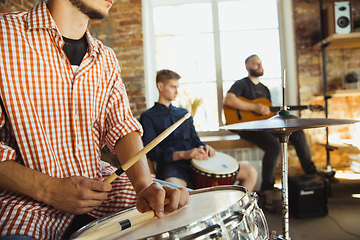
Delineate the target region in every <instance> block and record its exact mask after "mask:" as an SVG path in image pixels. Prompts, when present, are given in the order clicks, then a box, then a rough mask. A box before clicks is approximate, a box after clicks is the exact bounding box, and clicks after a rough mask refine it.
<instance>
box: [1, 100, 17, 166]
mask: <svg viewBox="0 0 360 240" xmlns="http://www.w3.org/2000/svg"><path fill="white" fill-rule="evenodd" d="M5 121H6V118H5V114H4V112H3V110H2V107H0V131H1V133H0V134H3V132H4V131H3V130H4V129H3V128H4V127H5ZM15 155H16V152H15V150H14V149H13V148H11V147H9V146H8V145H7V144H6V143H5V142H0V159H1V162H3V161H6V160H13V159H15Z"/></svg>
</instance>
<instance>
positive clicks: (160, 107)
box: [155, 102, 174, 110]
mask: <svg viewBox="0 0 360 240" xmlns="http://www.w3.org/2000/svg"><path fill="white" fill-rule="evenodd" d="M155 107H156V108H159V109H161V110H171V109H173V108H174V106H173V105H172V103H170V106H169V108H168V107H167V106H165V105H164V104H162V103H159V102H155Z"/></svg>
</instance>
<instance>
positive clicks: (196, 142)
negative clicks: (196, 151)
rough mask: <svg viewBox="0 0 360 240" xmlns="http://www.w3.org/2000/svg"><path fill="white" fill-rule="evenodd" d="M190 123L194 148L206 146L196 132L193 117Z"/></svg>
mask: <svg viewBox="0 0 360 240" xmlns="http://www.w3.org/2000/svg"><path fill="white" fill-rule="evenodd" d="M188 121H190V124H189V127H190V138H191V139H192V145H193V147H199V146H202V145H203V146H205V143H203V142H202V141H201V140H200V138H199V136H198V134H197V132H196V130H195V127H194V119H193V117H192V116H191V117H190V118H189V119H188Z"/></svg>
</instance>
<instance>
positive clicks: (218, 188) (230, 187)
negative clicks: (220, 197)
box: [69, 185, 252, 240]
mask: <svg viewBox="0 0 360 240" xmlns="http://www.w3.org/2000/svg"><path fill="white" fill-rule="evenodd" d="M221 190H236V191H242V192H243V193H244V196H242V197H241V198H240V199H238V201H237V202H235V203H233V204H232V205H230V206H229V207H228V208H229V209H230V208H231V207H233V206H234V205H235V204H238V203H239V202H241V203H243V204H244V203H248V202H249V201H250V198H252V197H251V196H250V195H249V193H248V190H247V189H246V188H245V187H242V186H237V185H221V186H216V187H207V188H200V189H196V190H192V191H189V195H194V194H199V193H205V192H216V191H221ZM134 208H135V209H136V206H132V207H129V208H126V209H124V210H121V211H119V212H116V213H112V214H109V215H107V216H104V217H101V218H98V219H96V220H94V221H92V222H90V223H88V224H86V225H85V226H83V227H82V228H80V229H79V230H77V231H76V232H74V233H73V234H72V235H71V236H70V238H69V240H71V239H75V238H77V237H79V236H81V234H82V233H83V232H84V231H86V230H88V229H90V228H92V227H94V226H96V225H98V224H100V223H102V222H104V221H107V220H108V219H111V218H113V217H115V216H118V215H120V214H123V213H126V212H128V211H132V210H133V209H134ZM222 212H224V211H219V212H215V213H212V214H211V216H210V217H209V218H206V219H202V220H200V221H198V223H199V222H205V221H207V220H209V219H211V218H213V216H214V215H217V214H220V213H222ZM186 227H187V226H180V227H176V228H174V229H171V230H169V231H167V232H171V231H180V230H181V229H183V228H186ZM161 234H163V233H158V234H155V235H151V236H147V237H146V238H142V239H156V238H157V237H158V236H160V235H161Z"/></svg>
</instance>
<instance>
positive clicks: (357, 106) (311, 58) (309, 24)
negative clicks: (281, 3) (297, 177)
mask: <svg viewBox="0 0 360 240" xmlns="http://www.w3.org/2000/svg"><path fill="white" fill-rule="evenodd" d="M331 2H335V1H332V0H326V1H324V7H326V6H328V4H329V3H331ZM293 8H294V24H295V35H296V53H297V70H298V82H299V97H300V104H321V105H323V104H324V101H323V98H322V97H317V96H318V95H320V96H321V95H322V94H323V66H322V54H321V51H320V50H314V49H313V46H314V45H315V44H316V43H318V42H319V41H320V40H321V25H320V24H321V23H320V13H319V3H318V1H317V0H293ZM352 14H353V16H360V1H352ZM326 53H327V56H326V62H327V79H328V90H335V89H345V88H347V86H346V84H345V81H344V78H345V75H346V74H347V73H349V72H352V71H355V72H357V73H358V74H360V57H359V56H360V49H339V50H327V51H326ZM328 106H329V108H328V113H329V118H347V119H360V97H342V98H332V99H329V101H328ZM324 116H325V114H324V112H311V111H309V110H306V111H302V112H301V117H304V118H307V117H324ZM306 133H307V134H308V139H309V143H310V146H311V150H312V155H313V160H314V161H315V163H316V165H317V166H318V167H325V166H326V151H325V148H324V147H323V146H319V145H316V144H313V143H315V142H318V141H322V142H325V141H326V134H325V128H319V129H311V130H306ZM357 135H358V133H356V129H355V127H354V125H346V126H332V127H329V139H332V138H334V139H337V138H338V139H351V138H354V137H356V136H357ZM349 154H354V153H353V152H351V151H350V152H349V151H339V150H336V151H333V152H331V154H330V161H331V165H332V166H333V167H348V166H349V158H348V155H349ZM289 165H290V166H292V167H293V168H294V169H296V168H300V165H299V164H298V161H297V158H296V154H295V152H294V150H292V152H290V154H289Z"/></svg>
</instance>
